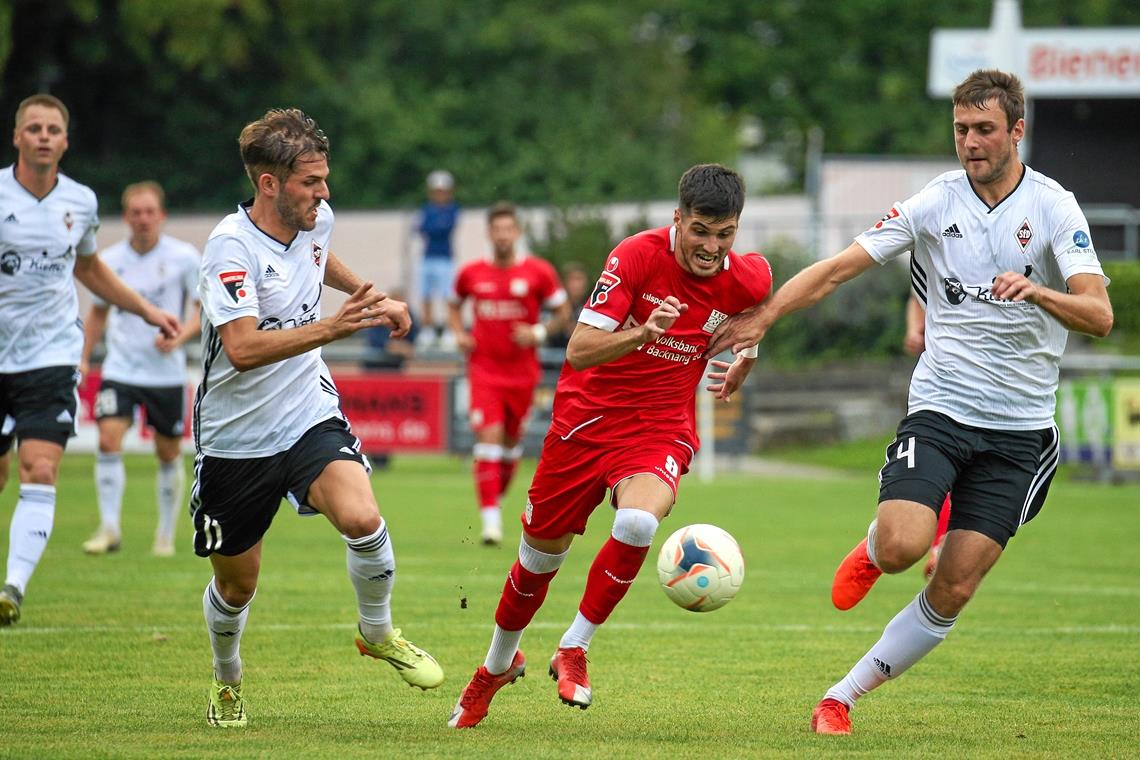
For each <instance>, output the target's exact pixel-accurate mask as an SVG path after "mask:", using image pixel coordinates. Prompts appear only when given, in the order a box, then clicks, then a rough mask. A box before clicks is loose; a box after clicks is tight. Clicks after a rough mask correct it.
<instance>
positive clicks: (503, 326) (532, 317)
mask: <svg viewBox="0 0 1140 760" xmlns="http://www.w3.org/2000/svg"><path fill="white" fill-rule="evenodd" d="M455 298H456V300H459V301H462V300H464V299H466V298H470V299H472V301H473V306H474V314H475V323H474V325H473V326H472V328H471V334H472V337H474V338H475V348H474V350H472V352H471V355H470V356H469V357H468V360H467V369H468V373H469V377H470V381H471V382H472V383H484V384H487V385H493V386H496V387H508V388H518V387H524V386H528V385H529V386H531V387H533V386H534V385H536V384H537V383H538V377H539V367H538V352H537V351H536V350H535V349H534V348H524V347H522V346H520V345H518V344H517V343H515V341H514V339H513V337H512V335H513V333H514V328H515V325H517V324H525V325H535V324H538V319H539V314H540V312H541V311H542V309H543V308H547V309H553V308H555V307H557V306H560V305H561V304H562V302H563V301H565V300H566V291H565V290H563V289H562V282H561V281H560V280H559V279H558V273H557V272H555V271H554V267H553V266H551V265H550V263H549V262H547V261H544V260H543V259H540V258H536V257H532V256H528V257H524V258H519V259H516V260H515V263H514V264H511V265H510V266H508V267H500V266H497V265H496V264H495V263H494V262H493V261H491V260H479V261H472V262H470V263H468V264H466V265H464V266H463V267H462V268H461V269H460V270H459V274H458V275H457V276H456V278H455Z"/></svg>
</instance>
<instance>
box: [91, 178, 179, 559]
mask: <svg viewBox="0 0 1140 760" xmlns="http://www.w3.org/2000/svg"><path fill="white" fill-rule="evenodd" d="M122 203H123V220H124V221H125V222H126V223H127V226H128V227H129V228H130V230H131V234H130V237H128V238H127V239H126V240H122V241H120V242H118V243H116V244H115V245H113V246H111V247H110V248H107V249H106V250H104V251H103V252H102V253H101V254H100V255H101V256H102V258H103V261H104V262H106V264H107V266H109V267H111V269H113V270H114V271H115V273H116V274H117V275H119V277H121V278H122V279H123V282H125V283H127V284H128V285H130V286H131V287H132V288H134V289H135V290H136V291H138V292H139V293H140V294H142V296H143V297H144V298H146V299H147V300H148V301H150V302H151V303H153V304H155V305H156V306H159V307H160V308H162V309H165V310H166V311H169V312H171V313H174V314H183V315H184V317H185V322H184V323H183V326H182V332H181V333H179V334H178V335H177V336H175V337H174V338H167V337H166V336H164V335H161V334H160V333H158V332H157V331H156V330H155V329H154V328H153V327H151V326H150V325H148V324H147V323H146V322H143V321H142V320H141V319H139V318H138V317H136V316H135V315H134V314H127V313H124V312H123V311H122V310H120V309H114V308H111V306H110V305H109V304H107V303H106V302H105V301H102V300H99V299H96V301H95V304H94V305H93V306H92V307H91V311H90V312H89V313H88V315H87V321H86V324H85V325H84V343H83V361H82V362H81V363H80V369H81V371H82V372H83V374H84V375H85V376H86V374H87V373H86V368H87V365H88V364H89V362H90V358H91V351H92V349H94V347H95V345H96V344H98V342H99V341H100V339H102V337H103V334H104V330H106V339H107V352H106V356H105V357H104V359H103V366H102V383H101V385H100V386H99V393H98V395H97V396H96V397H95V418H96V420H97V423H98V425H99V453H98V455H97V456H96V459H95V493H96V497H97V499H98V501H99V516H100V525H99V529H98V530H97V531H96V533H95V535H94V536H92V537H91V538H90V539H88V540H87V541H85V542H84V543H83V550H84V551H85V552H87V553H88V554H106V553H108V552H113V551H118V550H119V547H120V545H121V543H122V538H121V537H122V528H121V515H122V507H123V491H124V489H125V488H126V485H127V474H126V469H125V468H124V467H123V436H124V435H125V434H126V432H127V429H128V428H130V426H131V423H132V421H133V417H134V413H135V410H136V409H138V408H142V409H143V410H144V412H145V413H146V422H147V426H148V427H150V428H151V429H152V430H153V431H154V453H155V455H156V456H157V457H158V478H157V484H156V489H155V492H156V493H155V495H156V498H157V501H158V527H157V528H156V530H155V536H154V547H153V549H152V551H153V553H154V554H155V555H157V556H160V557H169V556H171V555H173V554H174V525H175V523H174V514H175V509H176V505H177V504H178V502H180V501H181V500H182V481H183V470H182V433H183V417H184V416H185V401H186V349H185V348H183V346H184V344H185V343H186V342H187V341H188V340H190V339H191V338H193V337H194V336H196V335H197V334H198V327H199V316H198V269H199V268H200V265H201V257H200V255H199V254H198V249H197V248H195V247H194V246H192V245H190V244H189V243H184V242H183V241H181V240H177V239H175V238H172V237H169V236H167V235H163V234H162V225H163V223H164V222H165V221H166V195H165V193H164V192H163V190H162V186H161V185H159V184H158V183H157V182H136V183H135V184H132V185H128V186H127V188H126V189H125V190H124V191H123V200H122Z"/></svg>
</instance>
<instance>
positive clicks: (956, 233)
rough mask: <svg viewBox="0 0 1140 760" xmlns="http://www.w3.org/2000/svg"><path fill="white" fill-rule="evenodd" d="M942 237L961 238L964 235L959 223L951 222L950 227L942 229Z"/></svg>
mask: <svg viewBox="0 0 1140 760" xmlns="http://www.w3.org/2000/svg"><path fill="white" fill-rule="evenodd" d="M942 237H948V238H960V237H962V232H961V231H960V230H959V229H958V225H957V224H951V225H950V226H949V227H947V228H946V229H944V230H942Z"/></svg>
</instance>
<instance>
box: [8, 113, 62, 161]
mask: <svg viewBox="0 0 1140 760" xmlns="http://www.w3.org/2000/svg"><path fill="white" fill-rule="evenodd" d="M12 144H13V145H14V146H16V152H17V153H18V154H19V156H20V165H21V166H27V167H29V168H33V169H38V170H41V171H44V170H50V169H54V168H56V167H57V166H59V160H60V159H61V158H63V154H64V151H66V150H67V125H66V124H65V123H64V121H63V114H62V113H60V112H59V111H58V110H56V109H55V108H52V107H51V106H41V105H33V106H28V107H27V109H25V110H24V116H23V118H22V119H21V120H20V123H19V124H17V125H16V130H15V132H14V133H13V135H12Z"/></svg>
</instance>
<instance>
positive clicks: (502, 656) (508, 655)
mask: <svg viewBox="0 0 1140 760" xmlns="http://www.w3.org/2000/svg"><path fill="white" fill-rule="evenodd" d="M525 630H526V629H525V628H524V629H522V630H519V631H504V630H503V629H502V628H500V627H499V626H497V625H496V626H495V632H494V633H492V634H491V646H490V647H488V648H487V657H486V659H484V660H483V667H485V668H486V669H487V672H488V673H494V674H495V675H498V674H499V673H504V672H506V670H507V668H509V667H510V666H511V663H512V662H514V660H515V652H517V651H518V649H519V642H521V641H522V635H523V631H525Z"/></svg>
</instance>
